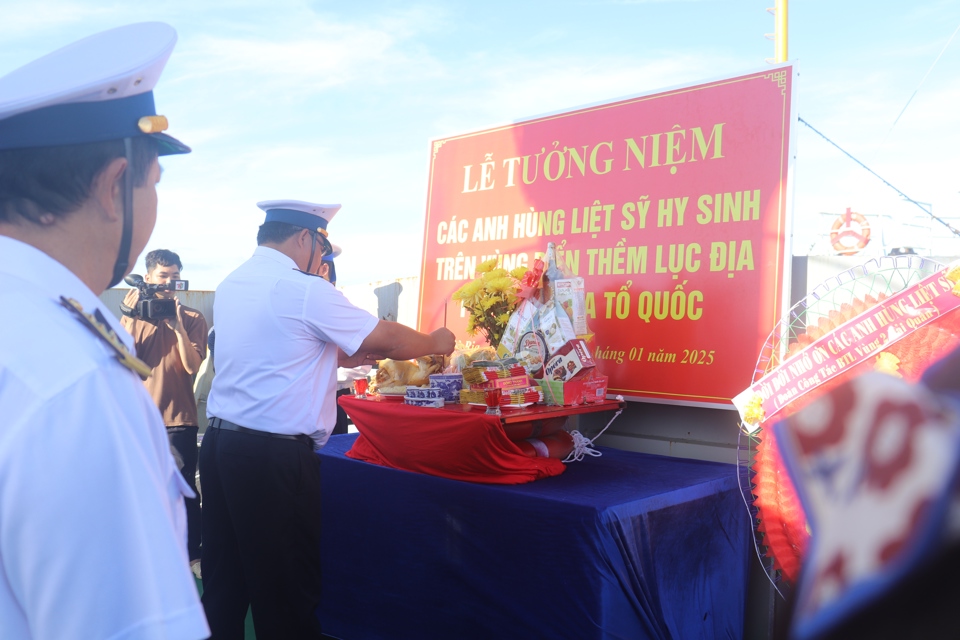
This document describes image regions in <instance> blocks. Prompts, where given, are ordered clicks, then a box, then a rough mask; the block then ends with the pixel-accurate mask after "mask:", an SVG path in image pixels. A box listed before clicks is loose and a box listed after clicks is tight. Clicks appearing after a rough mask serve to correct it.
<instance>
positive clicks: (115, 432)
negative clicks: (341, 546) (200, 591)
mask: <svg viewBox="0 0 960 640" xmlns="http://www.w3.org/2000/svg"><path fill="white" fill-rule="evenodd" d="M175 42H176V32H175V31H174V30H173V28H171V27H170V26H168V25H165V24H162V23H156V22H154V23H142V24H135V25H129V26H126V27H119V28H117V29H113V30H110V31H106V32H103V33H100V34H97V35H94V36H91V37H89V38H87V39H85V40H81V41H79V42H77V43H74V44H72V45H69V46H67V47H65V48H63V49H60V50H58V51H56V52H54V53H52V54H50V55H48V56H46V57H44V58H41V59H39V60H36V61H34V62H32V63H30V64H28V65H26V66H25V67H22V68H20V69H17V70H16V71H13V72H11V73H10V74H8V75H6V76H3V77H2V78H0V307H2V309H3V310H4V311H3V313H2V314H0V336H2V339H3V347H2V348H0V638H4V639H6V638H10V639H14V638H16V639H18V640H20V639H23V638H34V639H45V638H49V639H57V640H59V639H61V638H91V639H94V638H112V639H125V640H127V639H135V638H184V639H190V638H204V637H206V636H207V635H208V628H207V624H206V621H205V619H204V615H203V609H202V606H201V605H200V602H199V599H198V597H197V589H196V584H195V582H194V580H193V576H192V574H191V573H190V569H189V566H188V559H187V549H186V539H185V536H186V531H185V527H186V516H185V511H184V499H183V498H184V495H192V494H191V492H190V489H189V488H187V486H186V485H185V484H184V482H183V480H182V478H181V477H180V473H179V472H178V471H177V467H176V465H175V463H174V461H173V458H172V456H171V454H170V447H169V443H168V440H167V435H166V430H165V429H164V426H163V422H162V420H161V419H160V414H159V412H158V411H157V408H156V406H155V405H154V404H153V402H152V401H151V399H150V396H149V394H147V391H146V389H145V388H144V386H143V383H142V380H141V375H146V374H148V373H149V369H147V368H145V365H144V364H143V363H142V362H140V361H138V360H137V359H136V358H135V357H134V356H133V355H132V354H131V347H132V340H131V338H130V336H129V334H127V333H126V332H125V331H124V330H123V329H122V328H121V327H120V324H119V323H118V322H117V321H116V320H115V318H114V316H113V314H111V313H110V312H109V311H108V310H107V309H106V307H104V305H103V304H102V303H101V302H100V300H99V298H98V295H99V294H100V293H101V292H103V290H104V289H105V288H107V287H108V286H112V285H114V284H117V283H118V282H119V281H120V279H121V278H122V277H123V276H124V275H126V274H127V273H129V271H130V266H129V265H131V264H133V261H134V260H135V259H136V257H137V256H138V255H139V254H140V252H141V251H142V250H143V248H144V246H145V245H146V243H147V239H148V238H149V237H150V233H151V232H152V230H153V226H154V223H155V221H156V215H157V192H156V184H157V182H158V181H159V179H160V167H159V165H158V163H157V156H158V154H159V155H166V154H173V153H186V152H188V151H189V148H188V147H186V146H184V145H183V144H182V143H180V142H179V141H177V140H176V139H174V138H171V137H170V136H168V135H166V134H164V133H160V132H162V131H163V130H164V129H165V128H166V119H165V118H163V117H162V116H158V115H156V110H155V109H154V101H153V91H152V90H153V87H154V85H155V84H156V82H157V79H158V78H159V76H160V72H161V71H162V69H163V66H164V64H165V63H166V60H167V58H168V57H169V56H170V53H171V51H172V50H173V45H174V43H175Z"/></svg>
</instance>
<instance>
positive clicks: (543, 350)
mask: <svg viewBox="0 0 960 640" xmlns="http://www.w3.org/2000/svg"><path fill="white" fill-rule="evenodd" d="M547 355H548V354H547V343H546V341H545V340H544V338H543V334H542V333H541V332H540V331H528V332H526V333H524V334H523V335H522V336H520V343H519V344H518V345H517V353H516V354H515V356H514V357H515V358H516V359H517V361H518V362H520V364H521V365H522V366H523V368H524V369H525V370H526V372H527V373H528V374H529V375H530V377H532V378H542V377H543V363H544V362H546V360H547Z"/></svg>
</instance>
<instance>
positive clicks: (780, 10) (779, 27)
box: [774, 0, 789, 63]
mask: <svg viewBox="0 0 960 640" xmlns="http://www.w3.org/2000/svg"><path fill="white" fill-rule="evenodd" d="M787 2H788V0H777V4H776V7H777V9H776V15H775V16H774V19H775V20H776V21H777V22H776V28H775V29H774V33H775V40H774V48H775V49H776V53H775V59H776V61H777V62H778V63H780V62H786V61H787V58H788V56H787V24H788V22H789V21H788V19H787Z"/></svg>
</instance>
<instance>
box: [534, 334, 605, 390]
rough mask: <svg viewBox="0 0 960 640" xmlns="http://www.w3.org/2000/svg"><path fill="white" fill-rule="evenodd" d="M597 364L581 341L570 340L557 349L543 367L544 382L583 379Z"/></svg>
mask: <svg viewBox="0 0 960 640" xmlns="http://www.w3.org/2000/svg"><path fill="white" fill-rule="evenodd" d="M596 365H597V363H596V362H595V361H594V359H593V356H592V355H590V351H589V349H587V343H586V342H584V341H583V340H571V341H570V342H568V343H566V344H565V345H563V347H562V348H560V349H558V350H557V351H556V352H555V353H554V354H553V355H551V356H550V358H549V359H548V360H547V362H546V364H544V365H543V378H544V379H545V380H560V381H566V380H573V379H575V378H578V377H583V376H584V375H586V373H587V372H588V371H590V370H591V369H593V368H594V367H595V366H596Z"/></svg>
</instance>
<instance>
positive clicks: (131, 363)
mask: <svg viewBox="0 0 960 640" xmlns="http://www.w3.org/2000/svg"><path fill="white" fill-rule="evenodd" d="M60 304H61V305H63V307H65V308H66V309H67V310H68V311H70V312H71V313H72V314H73V317H74V318H76V319H77V320H78V321H79V322H80V324H82V325H83V326H85V327H86V328H87V329H90V331H92V332H93V334H94V335H96V336H97V337H98V338H100V340H101V341H102V342H104V343H105V344H106V345H107V346H108V347H110V349H111V350H112V351H113V352H114V355H115V356H116V358H117V360H119V361H120V364H122V365H123V366H125V367H126V368H127V369H130V370H131V371H133V372H134V373H136V374H137V375H138V376H140V378H141V379H142V380H146V379H147V378H149V377H150V367H148V366H147V364H146V363H145V362H144V361H143V360H140V359H139V358H137V357H136V356H135V355H133V354H132V353H130V351H128V350H127V345H125V344H124V343H123V342H122V341H121V340H120V338H119V337H118V336H117V334H116V332H115V331H114V330H113V329H111V328H110V325H109V323H108V322H107V319H106V318H104V317H103V314H102V313H100V310H99V309H94V310H93V313H87V312H86V311H84V310H83V307H82V306H81V305H80V303H79V302H77V301H76V300H74V299H73V298H67V297H64V296H60Z"/></svg>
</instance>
